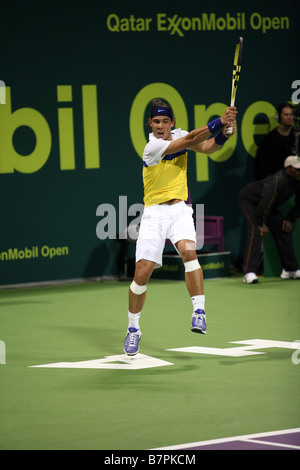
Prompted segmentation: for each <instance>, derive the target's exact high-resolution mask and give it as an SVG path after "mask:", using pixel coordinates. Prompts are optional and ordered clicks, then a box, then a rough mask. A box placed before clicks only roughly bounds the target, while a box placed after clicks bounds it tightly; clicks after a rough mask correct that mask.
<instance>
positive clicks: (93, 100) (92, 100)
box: [82, 85, 100, 169]
mask: <svg viewBox="0 0 300 470" xmlns="http://www.w3.org/2000/svg"><path fill="white" fill-rule="evenodd" d="M82 114H83V135H84V158H85V168H86V169H93V168H100V148H99V133H98V104H97V85H83V86H82Z"/></svg>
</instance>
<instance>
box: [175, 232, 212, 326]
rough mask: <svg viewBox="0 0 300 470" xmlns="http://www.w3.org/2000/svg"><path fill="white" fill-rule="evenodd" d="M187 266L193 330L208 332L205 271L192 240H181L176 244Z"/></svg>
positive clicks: (186, 275)
mask: <svg viewBox="0 0 300 470" xmlns="http://www.w3.org/2000/svg"><path fill="white" fill-rule="evenodd" d="M175 246H176V248H177V250H178V251H179V253H180V256H181V258H182V261H183V264H184V267H185V283H186V286H187V289H188V292H189V294H190V296H191V301H192V304H193V315H192V326H191V331H193V332H194V333H202V334H206V317H205V295H204V282H203V271H202V268H201V266H200V264H199V261H198V258H197V253H196V250H195V242H194V241H192V240H180V241H179V242H177V243H176V244H175Z"/></svg>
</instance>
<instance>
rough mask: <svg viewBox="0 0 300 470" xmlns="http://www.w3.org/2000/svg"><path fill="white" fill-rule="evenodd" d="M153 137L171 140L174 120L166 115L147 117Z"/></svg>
mask: <svg viewBox="0 0 300 470" xmlns="http://www.w3.org/2000/svg"><path fill="white" fill-rule="evenodd" d="M149 124H150V126H151V129H152V132H153V135H154V137H156V138H157V139H163V140H172V136H171V130H172V127H173V126H174V121H172V120H171V118H169V117H168V116H157V117H156V116H155V117H153V118H152V119H149Z"/></svg>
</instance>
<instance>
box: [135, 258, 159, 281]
mask: <svg viewBox="0 0 300 470" xmlns="http://www.w3.org/2000/svg"><path fill="white" fill-rule="evenodd" d="M153 267H154V263H151V262H147V261H146V262H143V260H141V261H139V262H138V263H137V264H136V267H135V273H134V281H135V282H136V284H137V285H139V286H145V285H147V284H148V282H149V279H150V277H151V274H152V272H153Z"/></svg>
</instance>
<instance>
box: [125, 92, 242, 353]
mask: <svg viewBox="0 0 300 470" xmlns="http://www.w3.org/2000/svg"><path fill="white" fill-rule="evenodd" d="M152 105H153V107H152V109H151V116H150V118H149V121H148V124H149V126H150V129H151V130H152V132H151V133H150V135H149V142H148V144H147V145H146V147H145V149H144V154H143V165H144V167H143V183H144V205H145V208H144V213H143V216H142V219H141V225H140V231H139V237H138V240H137V245H136V266H135V273H134V278H133V281H132V283H131V285H130V288H129V311H128V318H129V323H128V330H127V334H126V339H125V344H124V351H125V353H126V354H128V355H129V356H134V355H135V354H137V353H138V351H139V341H140V338H141V334H142V333H141V330H140V326H139V319H140V315H141V312H142V308H143V305H144V303H145V299H146V291H147V284H148V282H149V280H150V277H151V275H152V272H153V270H154V268H158V267H160V266H162V253H163V249H164V246H165V241H166V239H170V240H171V242H172V243H173V245H174V246H175V248H176V250H177V251H178V253H179V254H180V256H181V258H182V261H183V263H184V267H185V282H186V286H187V289H188V292H189V294H190V296H191V300H192V304H193V314H192V325H191V331H193V332H196V333H202V334H206V318H205V296H204V286H203V272H202V269H201V266H200V264H199V262H198V258H197V254H196V233H195V227H194V221H193V217H192V215H193V210H192V208H191V207H189V206H188V205H187V204H186V203H185V202H184V201H186V200H187V199H188V188H187V152H188V149H190V150H193V151H195V152H201V153H205V154H211V153H213V152H215V151H216V150H219V149H220V148H221V147H222V146H223V145H224V144H225V142H226V141H227V140H228V138H229V136H228V135H226V129H227V128H228V127H233V133H234V132H235V119H236V114H237V111H236V108H235V107H234V106H232V107H228V108H227V109H226V111H225V113H224V115H223V116H222V117H220V118H217V119H215V120H213V121H212V122H210V123H208V125H207V126H204V127H200V128H198V129H194V130H193V131H191V132H187V131H184V130H181V129H174V130H172V129H173V127H174V125H175V117H174V114H173V110H172V108H171V107H170V106H168V105H167V104H166V103H164V102H163V101H162V100H160V99H155V100H153V101H152ZM212 135H214V138H210V139H209V137H211V136H212Z"/></svg>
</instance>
